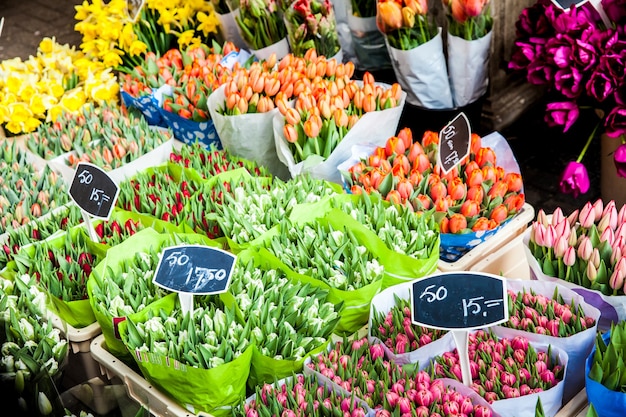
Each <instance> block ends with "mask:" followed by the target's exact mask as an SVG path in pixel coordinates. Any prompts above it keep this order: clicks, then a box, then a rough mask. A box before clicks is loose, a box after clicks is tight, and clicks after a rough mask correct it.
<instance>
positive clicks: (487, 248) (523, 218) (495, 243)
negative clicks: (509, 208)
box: [437, 203, 535, 272]
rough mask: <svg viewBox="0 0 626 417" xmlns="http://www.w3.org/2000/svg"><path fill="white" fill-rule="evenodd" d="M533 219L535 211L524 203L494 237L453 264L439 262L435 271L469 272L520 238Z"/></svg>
mask: <svg viewBox="0 0 626 417" xmlns="http://www.w3.org/2000/svg"><path fill="white" fill-rule="evenodd" d="M534 218H535V209H534V208H533V206H531V205H530V204H528V203H526V204H524V206H523V207H522V209H521V210H520V212H519V213H518V214H517V215H516V216H515V217H513V218H512V219H511V220H509V221H508V222H507V223H506V224H505V225H504V226H502V229H500V230H499V231H498V233H496V234H495V235H493V236H492V237H490V238H489V239H487V240H485V241H484V242H483V243H481V244H479V245H478V246H476V247H475V248H473V249H472V250H470V251H469V252H467V253H466V254H465V255H463V256H461V258H460V259H459V260H457V261H455V262H446V261H442V260H441V259H440V260H439V263H438V265H437V269H438V270H439V271H441V272H454V271H470V270H472V269H471V268H472V266H474V265H475V264H476V263H478V262H480V261H481V260H482V259H484V258H485V257H486V256H487V255H490V254H492V253H493V252H495V251H497V250H498V249H500V248H501V247H502V246H504V245H505V244H507V243H508V242H510V241H511V240H513V239H514V238H515V237H517V236H520V235H522V234H523V233H524V231H525V230H526V229H527V228H528V224H529V223H530V222H531V221H533V219H534Z"/></svg>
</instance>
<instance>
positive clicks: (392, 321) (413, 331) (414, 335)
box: [371, 294, 446, 355]
mask: <svg viewBox="0 0 626 417" xmlns="http://www.w3.org/2000/svg"><path fill="white" fill-rule="evenodd" d="M394 301H395V306H394V307H393V308H392V309H391V310H389V311H388V312H387V313H386V314H385V313H382V312H378V311H376V310H374V317H373V318H372V329H371V334H372V336H374V337H376V338H377V339H379V340H380V341H381V342H382V343H383V344H384V345H385V346H387V348H388V349H389V350H390V351H391V352H392V353H394V354H398V355H400V354H403V353H406V352H409V351H413V350H417V349H419V348H420V347H422V346H426V345H427V344H429V343H431V342H432V341H434V340H437V339H439V338H440V337H442V336H443V335H444V334H446V332H445V331H444V330H438V329H430V328H427V327H424V326H417V325H415V324H413V323H412V322H411V309H410V300H408V299H403V298H399V297H398V296H397V295H395V294H394Z"/></svg>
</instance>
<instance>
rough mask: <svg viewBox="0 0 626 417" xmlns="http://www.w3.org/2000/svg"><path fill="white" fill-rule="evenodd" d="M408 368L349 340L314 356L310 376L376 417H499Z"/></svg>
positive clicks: (451, 384)
mask: <svg viewBox="0 0 626 417" xmlns="http://www.w3.org/2000/svg"><path fill="white" fill-rule="evenodd" d="M408 368H413V369H412V370H409V369H407V368H403V367H402V366H400V365H398V364H396V363H395V362H393V361H388V360H386V359H385V358H384V350H383V346H382V345H381V344H370V343H368V342H367V339H365V338H362V339H356V340H352V341H348V340H346V339H344V340H343V341H339V342H337V343H336V344H335V345H334V346H333V347H332V348H331V349H330V350H329V352H327V353H325V354H319V355H316V356H312V357H311V360H310V362H308V363H307V364H306V365H305V368H304V372H305V374H307V373H311V372H313V373H315V374H316V375H317V376H318V379H322V380H324V381H328V382H332V383H334V384H335V385H336V386H338V387H340V388H341V389H342V390H344V391H347V392H350V393H353V394H354V395H355V396H356V397H357V398H360V399H362V400H364V401H365V402H366V403H367V404H368V406H369V407H370V408H371V409H373V410H374V413H375V416H376V417H390V416H397V415H417V416H432V417H434V416H443V415H458V414H461V413H462V414H465V415H468V416H475V417H478V416H483V417H488V416H491V415H493V414H492V410H491V408H490V407H489V406H488V404H487V403H486V402H485V401H484V400H483V399H482V398H480V397H478V396H476V395H475V393H474V392H472V390H471V389H468V388H467V387H464V386H462V385H458V384H455V382H456V381H450V380H447V379H446V380H444V379H432V378H431V376H430V375H429V374H428V373H427V372H425V371H418V370H416V369H415V368H414V367H408Z"/></svg>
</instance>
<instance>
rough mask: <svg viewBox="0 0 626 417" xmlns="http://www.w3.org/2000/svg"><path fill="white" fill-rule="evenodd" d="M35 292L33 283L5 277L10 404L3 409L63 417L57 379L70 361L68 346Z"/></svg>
mask: <svg viewBox="0 0 626 417" xmlns="http://www.w3.org/2000/svg"><path fill="white" fill-rule="evenodd" d="M31 285H32V287H31ZM34 292H36V284H35V283H34V282H32V280H31V282H25V281H22V277H19V278H17V279H16V280H15V281H9V280H5V279H0V308H1V310H2V315H1V316H0V326H1V327H2V328H3V330H2V331H0V344H1V345H2V349H1V356H0V358H1V360H0V386H1V387H2V390H3V393H4V394H5V396H6V397H5V400H8V401H5V402H4V407H7V406H8V410H9V411H10V412H15V413H18V412H19V413H20V414H22V413H24V412H25V411H27V412H28V413H29V415H42V416H45V415H50V414H51V413H52V412H53V411H54V413H55V415H60V414H59V413H61V412H62V411H63V406H62V404H61V401H60V400H59V399H58V396H59V394H58V392H57V390H56V387H55V385H54V381H56V380H58V377H59V375H60V372H61V370H62V368H63V366H64V363H65V361H66V359H67V352H68V349H67V346H68V344H67V340H66V339H65V338H63V337H62V336H61V331H60V330H59V329H57V328H54V327H53V326H52V322H50V321H47V320H46V319H45V318H44V313H45V310H42V309H41V308H39V307H37V305H36V304H34V301H35V300H34V299H33V298H32V296H33V293H34ZM43 298H44V299H45V295H43ZM51 378H53V379H51ZM5 409H6V408H5ZM18 410H19V411H18Z"/></svg>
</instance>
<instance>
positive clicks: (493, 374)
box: [485, 366, 500, 381]
mask: <svg viewBox="0 0 626 417" xmlns="http://www.w3.org/2000/svg"><path fill="white" fill-rule="evenodd" d="M485 375H486V376H487V379H488V380H492V381H493V380H496V379H500V370H499V369H498V368H496V367H495V366H491V367H490V368H488V369H487V372H486V373H485Z"/></svg>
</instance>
